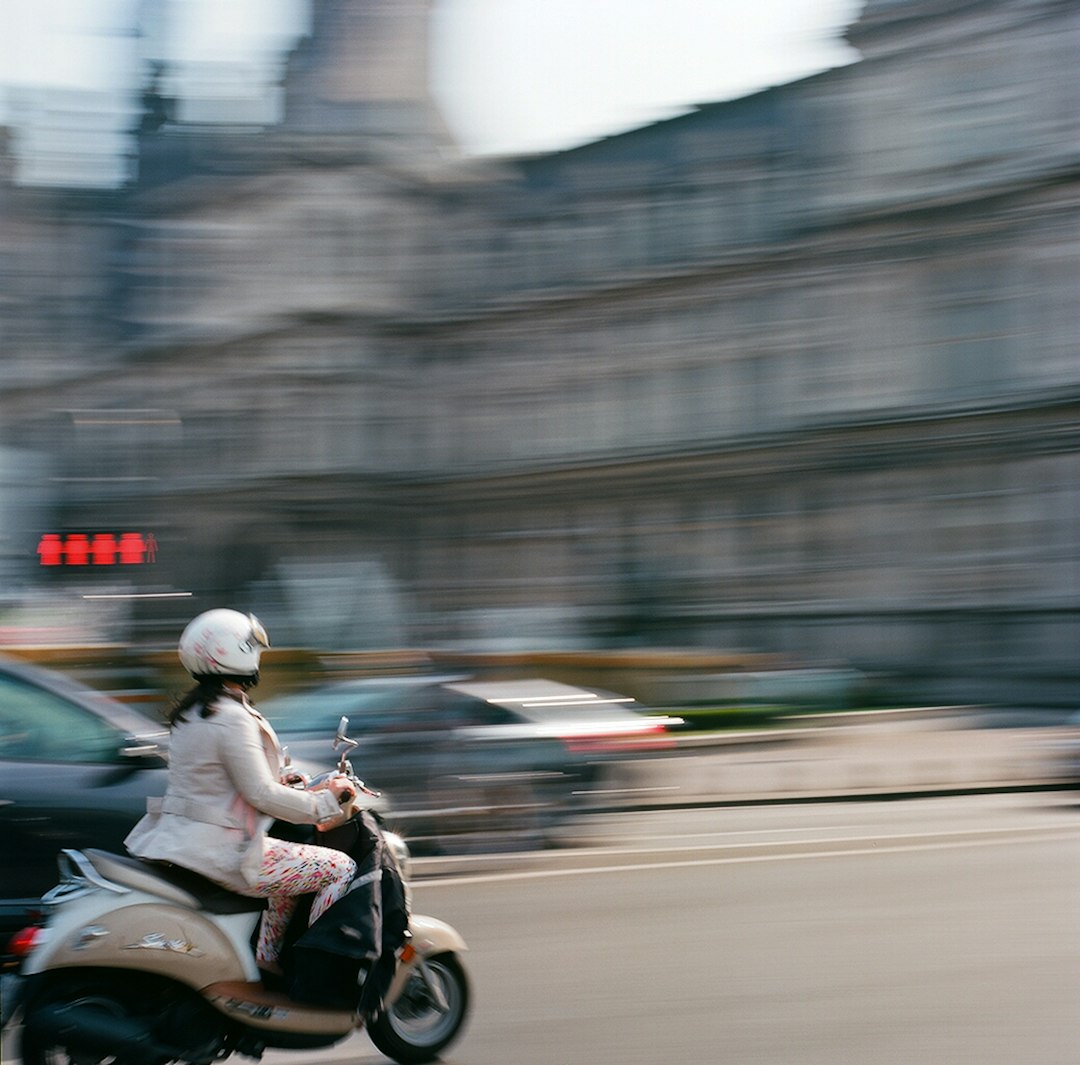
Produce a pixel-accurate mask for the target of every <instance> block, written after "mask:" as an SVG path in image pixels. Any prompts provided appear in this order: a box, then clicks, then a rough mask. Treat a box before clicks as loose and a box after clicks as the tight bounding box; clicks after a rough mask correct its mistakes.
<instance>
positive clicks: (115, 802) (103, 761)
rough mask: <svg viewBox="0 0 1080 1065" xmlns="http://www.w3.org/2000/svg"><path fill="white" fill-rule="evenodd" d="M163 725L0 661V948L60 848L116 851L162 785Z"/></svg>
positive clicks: (58, 678)
mask: <svg viewBox="0 0 1080 1065" xmlns="http://www.w3.org/2000/svg"><path fill="white" fill-rule="evenodd" d="M165 736H166V734H165V731H164V729H163V728H162V727H161V726H159V725H155V724H154V723H153V722H151V721H149V720H148V719H147V718H146V717H144V716H143V715H141V714H139V713H137V712H136V711H134V710H132V709H130V708H129V707H127V706H125V705H124V704H122V703H119V702H117V701H116V700H114V699H111V698H109V697H108V696H106V695H104V694H103V693H101V692H98V691H95V690H94V689H92V688H89V687H86V686H85V685H82V684H79V683H76V682H75V681H72V680H70V679H68V678H66V677H64V676H62V675H61V674H58V673H55V672H52V671H49V670H44V669H39V668H37V667H34V666H30V665H27V664H24V663H22V662H16V661H13V660H11V659H0V854H2V858H0V866H2V868H3V875H2V877H0V949H2V947H3V944H4V943H5V942H6V939H7V935H8V934H9V933H10V932H12V931H14V930H15V929H17V928H19V927H21V926H22V925H23V924H24V923H25V921H24V918H25V916H26V914H27V913H28V912H31V911H33V910H34V909H36V906H37V901H38V899H39V898H40V896H41V895H42V894H43V893H44V892H45V891H47V890H48V889H49V888H50V887H52V886H53V885H54V884H55V883H56V856H57V853H58V852H59V851H60V849H61V848H63V847H103V848H105V849H107V850H121V849H122V843H123V839H124V837H125V836H126V835H127V833H128V831H129V830H130V829H131V826H132V825H133V824H135V822H136V821H137V820H138V819H139V818H140V817H141V816H142V815H143V813H145V811H146V798H147V796H149V795H161V794H163V793H164V791H165V776H166V764H165V761H164V757H163V753H164V742H165Z"/></svg>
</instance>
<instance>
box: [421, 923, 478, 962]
mask: <svg viewBox="0 0 1080 1065" xmlns="http://www.w3.org/2000/svg"><path fill="white" fill-rule="evenodd" d="M409 931H410V932H411V933H412V945H413V949H414V950H415V951H416V953H417V954H419V955H420V957H422V958H430V957H432V956H433V955H435V954H443V953H445V952H446V951H448V950H450V951H459V950H468V949H469V948H468V947H467V946H466V945H465V940H464V939H462V938H461V934H460V933H459V932H458V930H457V929H456V928H453V927H451V926H450V925H448V924H447V923H446V922H445V921H440V920H439V919H438V918H437V917H426V916H425V915H424V914H421V913H414V914H413V915H412V917H411V918H410V919H409Z"/></svg>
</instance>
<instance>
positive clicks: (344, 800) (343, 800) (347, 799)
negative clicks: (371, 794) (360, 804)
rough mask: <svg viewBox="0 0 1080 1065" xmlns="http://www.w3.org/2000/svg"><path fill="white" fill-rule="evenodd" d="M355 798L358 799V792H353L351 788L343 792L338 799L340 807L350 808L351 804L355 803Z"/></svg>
mask: <svg viewBox="0 0 1080 1065" xmlns="http://www.w3.org/2000/svg"><path fill="white" fill-rule="evenodd" d="M355 798H356V792H355V791H353V790H352V789H351V788H349V789H347V790H346V791H343V792H342V793H341V794H340V795H339V796H338V797H337V801H338V805H339V806H348V805H349V803H351V802H352V801H353V799H355Z"/></svg>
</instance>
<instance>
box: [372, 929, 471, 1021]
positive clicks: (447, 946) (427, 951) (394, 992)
mask: <svg viewBox="0 0 1080 1065" xmlns="http://www.w3.org/2000/svg"><path fill="white" fill-rule="evenodd" d="M409 931H410V933H412V939H411V940H410V941H409V946H410V947H411V948H412V950H411V951H410V952H409V953H408V954H406V957H407V958H408V959H409V960H407V961H404V960H403V961H401V962H400V963H399V964H398V967H397V972H395V973H394V979H393V980H392V981H391V982H390V987H389V988H388V990H387V992H386V1002H387V1004H390V1003H393V1002H396V1001H397V1000H398V998H399V997H400V996H401V992H402V991H403V990H404V989H405V984H406V983H407V982H408V980H409V977H410V976H411V975H412V972H413V970H414V969H416V968H417V967H418V966H422V965H423V963H424V961H425V959H427V958H433V957H435V955H436V954H456V953H458V952H459V951H463V950H468V949H469V948H468V947H467V946H466V945H465V940H464V939H462V938H461V934H460V933H459V932H458V931H457V929H456V928H453V927H452V926H450V925H448V924H447V923H446V922H445V921H440V920H439V919H438V918H436V917H425V916H424V915H423V914H417V913H414V914H413V915H412V917H411V918H410V920H409Z"/></svg>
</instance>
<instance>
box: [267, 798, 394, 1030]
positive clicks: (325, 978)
mask: <svg viewBox="0 0 1080 1065" xmlns="http://www.w3.org/2000/svg"><path fill="white" fill-rule="evenodd" d="M275 834H277V833H275ZM304 842H308V841H307V840H305V841H304ZM310 842H317V843H318V844H319V845H320V846H323V847H334V848H336V849H337V850H340V851H343V852H344V853H345V854H348V855H349V857H350V858H352V859H353V861H355V862H356V867H357V871H356V876H355V877H354V878H353V882H352V885H351V886H350V888H349V891H348V893H347V894H346V895H344V896H343V897H342V898H340V899H338V901H337V902H335V903H334V905H333V906H331V907H330V908H329V909H328V910H327V911H326V912H325V913H324V914H323V915H322V916H321V917H320V918H319V919H318V920H317V921H316V922H315V923H314V924H313V925H312V926H311V927H310V928H308V927H307V920H308V913H309V912H310V908H311V899H310V896H309V897H306V898H305V899H303V900H302V905H301V906H298V907H297V912H296V914H295V915H294V917H293V919H292V921H291V923H290V925H289V929H288V931H287V932H286V936H285V943H284V946H283V950H282V966H283V968H284V970H285V972H286V974H287V978H288V985H287V986H288V992H289V997H290V998H292V999H294V1000H295V1001H297V1002H309V1003H312V1004H317V1005H320V1006H323V1007H325V1008H330V1009H334V1008H337V1009H359V1010H360V1011H361V1012H363V1013H371V1012H375V1011H377V1010H378V1009H379V1008H381V1006H382V1002H383V998H384V997H385V995H386V992H387V991H388V990H389V987H390V983H391V981H392V980H393V977H394V970H395V968H396V965H397V952H398V950H399V949H400V948H401V947H402V946H403V945H404V943H405V940H406V937H407V934H408V927H409V911H408V902H407V896H406V892H405V885H404V883H403V882H402V880H401V876H400V873H399V872H398V869H397V863H396V862H395V860H394V858H393V856H392V855H391V854H390V853H389V851H388V849H387V846H386V842H385V840H384V839H383V836H382V832H381V831H380V829H379V823H378V819H377V815H375V814H373V813H372V812H371V811H363V812H361V813H359V814H357V816H356V817H354V818H353V819H352V820H351V821H349V822H348V823H347V824H344V825H342V826H340V827H339V828H335V829H331V830H330V831H328V832H324V833H321V834H320V835H319V838H318V839H317V840H311V841H310Z"/></svg>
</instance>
